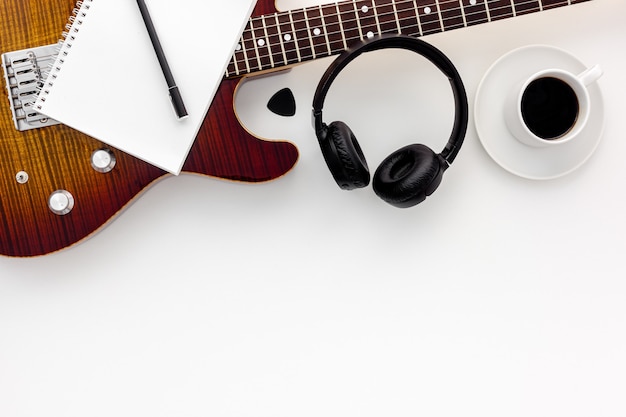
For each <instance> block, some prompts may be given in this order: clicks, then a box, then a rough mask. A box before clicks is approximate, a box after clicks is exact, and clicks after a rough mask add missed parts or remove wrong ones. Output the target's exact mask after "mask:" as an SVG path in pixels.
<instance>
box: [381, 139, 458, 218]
mask: <svg viewBox="0 0 626 417" xmlns="http://www.w3.org/2000/svg"><path fill="white" fill-rule="evenodd" d="M444 164H445V162H443V163H442V161H441V159H440V157H439V156H438V155H436V154H435V153H434V152H433V151H432V149H430V148H429V147H427V146H425V145H419V144H414V145H408V146H405V147H404V148H402V149H399V150H397V151H396V152H394V153H392V154H391V155H389V156H388V157H387V158H385V160H384V161H383V162H382V163H381V165H380V166H379V167H378V169H377V170H376V173H375V174H374V180H373V188H374V192H375V193H376V194H377V195H378V196H379V197H380V198H382V199H383V200H384V201H386V202H388V203H389V204H391V205H393V206H396V207H400V208H407V207H411V206H414V205H416V204H418V203H421V202H422V201H424V200H425V199H426V196H429V195H431V194H432V193H433V192H434V191H435V190H436V189H437V187H438V186H439V184H440V183H441V178H442V177H443V172H444V171H445V168H446V167H445V166H444Z"/></svg>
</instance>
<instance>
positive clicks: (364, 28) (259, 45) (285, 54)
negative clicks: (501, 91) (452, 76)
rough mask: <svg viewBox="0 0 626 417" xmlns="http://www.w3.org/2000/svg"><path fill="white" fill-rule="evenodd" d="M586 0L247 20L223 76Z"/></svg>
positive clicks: (377, 7)
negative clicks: (390, 36) (384, 37)
mask: <svg viewBox="0 0 626 417" xmlns="http://www.w3.org/2000/svg"><path fill="white" fill-rule="evenodd" d="M584 1H587V0H352V1H343V2H339V3H330V4H324V5H319V6H312V7H307V8H303V9H297V10H290V11H286V12H277V13H273V14H268V15H263V16H257V17H252V18H251V19H250V20H249V22H248V25H247V26H246V28H245V29H244V31H243V34H242V37H241V39H240V42H239V43H238V45H237V48H236V50H235V53H234V54H233V57H232V59H231V61H230V63H229V65H228V67H227V71H226V76H227V77H237V76H242V75H245V74H251V73H255V72H259V71H267V70H273V69H279V68H282V67H285V66H289V65H293V64H298V63H302V62H306V61H310V60H314V59H316V58H321V57H326V56H330V55H335V54H338V53H341V52H343V51H345V50H346V49H348V48H349V46H350V45H351V44H352V43H354V42H356V41H359V40H365V39H367V38H368V37H374V36H377V35H380V34H387V33H402V34H405V35H409V36H416V37H421V36H425V35H430V34H434V33H439V32H445V31H449V30H453V29H458V28H463V27H468V26H474V25H478V24H481V23H487V22H491V21H495V20H501V19H506V18H509V17H515V16H520V15H524V14H529V13H534V12H540V11H544V10H548V9H554V8H557V7H561V6H569V5H572V4H576V3H582V2H584Z"/></svg>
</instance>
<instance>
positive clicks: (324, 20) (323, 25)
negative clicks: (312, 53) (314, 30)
mask: <svg viewBox="0 0 626 417" xmlns="http://www.w3.org/2000/svg"><path fill="white" fill-rule="evenodd" d="M317 7H318V9H319V13H320V19H321V21H322V32H323V34H324V42H326V49H327V51H328V55H332V54H333V49H332V48H331V47H330V40H329V38H328V25H327V24H326V17H325V16H324V9H322V6H321V5H319V6H317Z"/></svg>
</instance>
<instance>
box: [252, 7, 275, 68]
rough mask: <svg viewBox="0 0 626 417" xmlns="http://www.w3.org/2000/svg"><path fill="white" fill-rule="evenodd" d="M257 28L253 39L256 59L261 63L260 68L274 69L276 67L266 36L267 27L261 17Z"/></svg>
mask: <svg viewBox="0 0 626 417" xmlns="http://www.w3.org/2000/svg"><path fill="white" fill-rule="evenodd" d="M257 26H258V27H257V28H256V29H254V35H255V36H254V37H255V39H256V45H257V51H258V53H259V55H258V58H259V61H260V62H261V68H263V69H268V68H274V67H275V66H276V65H275V64H274V56H273V55H272V50H271V43H270V40H269V37H268V35H267V25H266V24H265V18H264V17H263V16H261V17H260V18H259V19H258V22H257ZM251 27H252V24H251Z"/></svg>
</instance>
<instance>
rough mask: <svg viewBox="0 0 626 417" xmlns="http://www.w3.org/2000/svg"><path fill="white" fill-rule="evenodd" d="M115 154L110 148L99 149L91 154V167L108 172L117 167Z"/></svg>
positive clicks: (104, 172)
mask: <svg viewBox="0 0 626 417" xmlns="http://www.w3.org/2000/svg"><path fill="white" fill-rule="evenodd" d="M115 163H116V160H115V155H114V154H113V152H112V151H111V150H110V149H98V150H97V151H95V152H94V153H92V154H91V167H92V168H93V169H95V170H96V171H97V172H101V173H103V174H106V173H107V172H111V171H112V170H113V167H115Z"/></svg>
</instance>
